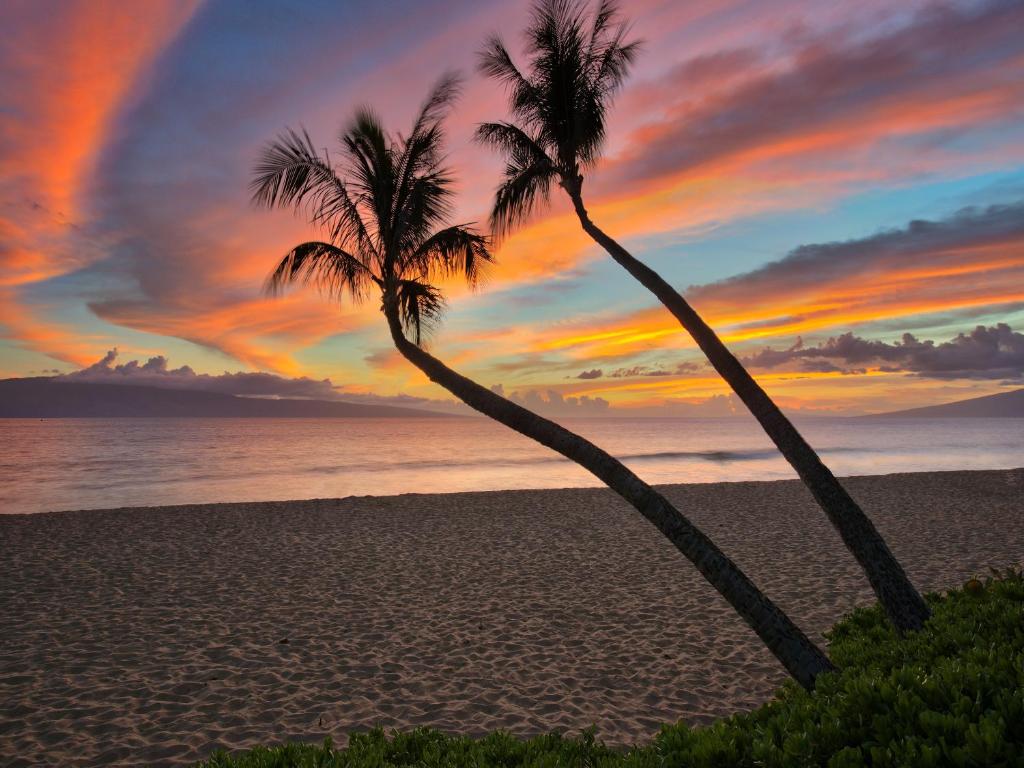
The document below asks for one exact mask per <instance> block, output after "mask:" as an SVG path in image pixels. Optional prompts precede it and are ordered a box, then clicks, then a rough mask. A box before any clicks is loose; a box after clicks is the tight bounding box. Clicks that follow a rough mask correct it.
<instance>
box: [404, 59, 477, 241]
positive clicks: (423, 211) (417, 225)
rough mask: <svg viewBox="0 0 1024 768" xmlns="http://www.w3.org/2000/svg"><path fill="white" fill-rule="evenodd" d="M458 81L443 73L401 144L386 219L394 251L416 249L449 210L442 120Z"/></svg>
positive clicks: (450, 194)
mask: <svg viewBox="0 0 1024 768" xmlns="http://www.w3.org/2000/svg"><path fill="white" fill-rule="evenodd" d="M460 84H461V80H460V78H459V77H458V75H456V74H454V73H448V74H446V75H444V76H443V77H442V78H441V80H440V81H439V82H438V83H437V85H436V86H434V89H433V90H432V91H431V93H430V96H429V97H428V98H427V100H426V101H425V102H424V105H423V107H422V108H421V109H420V113H419V116H418V117H417V118H416V122H415V124H414V125H413V130H412V133H410V134H409V137H408V138H407V139H402V140H401V141H400V142H399V151H398V152H397V153H396V154H397V155H398V157H399V160H398V162H397V164H396V184H395V194H394V200H393V208H392V212H391V222H390V237H391V245H392V247H393V248H394V249H395V251H396V252H404V251H406V250H408V249H412V248H415V247H416V246H417V245H419V243H420V242H422V241H423V239H424V238H426V237H427V236H428V235H429V234H430V233H431V232H432V231H433V230H434V229H435V228H436V227H437V225H438V224H439V223H440V222H441V221H443V220H444V219H446V218H447V217H448V215H449V214H450V209H451V203H450V199H451V196H452V194H453V193H452V189H451V184H452V177H451V174H450V173H449V172H448V171H447V170H446V169H444V168H441V167H440V165H441V161H442V158H441V148H442V145H443V142H444V130H443V120H444V117H445V115H446V114H447V111H448V110H449V108H450V107H451V104H452V102H453V101H454V99H455V98H456V96H457V95H458V93H459V88H460Z"/></svg>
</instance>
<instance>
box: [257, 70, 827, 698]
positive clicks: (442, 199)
mask: <svg viewBox="0 0 1024 768" xmlns="http://www.w3.org/2000/svg"><path fill="white" fill-rule="evenodd" d="M455 93H456V81H455V80H454V79H453V78H451V77H449V78H446V79H444V80H442V81H441V83H440V84H439V85H438V86H437V87H436V88H435V90H434V91H433V92H432V94H431V96H430V98H429V99H428V100H427V102H426V104H425V106H424V107H423V109H422V110H421V111H420V113H419V116H418V117H417V119H416V122H415V124H414V125H413V129H412V131H411V132H410V133H409V135H408V136H407V137H404V138H403V137H401V136H399V137H397V138H394V137H391V136H389V135H388V134H387V133H386V132H385V131H384V129H383V127H382V126H381V124H380V121H379V120H378V118H377V117H376V116H375V115H374V114H373V113H372V112H370V111H368V110H366V109H363V110H360V111H358V112H357V113H356V116H355V120H354V121H353V123H352V125H351V126H350V127H349V128H348V129H347V130H346V131H344V133H343V134H342V136H341V144H342V157H343V161H344V162H343V164H342V166H341V168H340V170H342V172H343V173H344V175H345V177H346V178H344V179H343V178H342V176H341V175H339V173H338V172H337V171H336V170H335V166H334V165H333V164H332V162H331V161H330V158H329V157H328V155H327V154H326V153H323V154H321V153H320V152H318V151H317V150H316V149H314V147H313V144H312V142H311V141H310V139H309V136H308V135H307V134H306V133H304V132H303V133H297V132H294V131H289V132H287V133H285V134H283V135H282V136H280V137H279V138H278V140H277V141H275V142H273V143H271V144H270V145H269V146H268V147H267V149H266V150H265V152H264V154H263V156H262V159H261V161H260V163H259V164H258V165H257V167H256V171H255V178H254V180H253V183H252V191H253V199H254V200H255V202H256V203H258V204H261V205H266V206H294V207H295V208H296V209H300V210H304V211H305V212H306V213H307V214H308V216H309V218H310V221H311V223H313V224H316V225H318V226H319V227H320V229H321V230H322V232H323V233H324V235H325V239H324V240H316V241H312V242H307V243H302V244H301V245H297V246H296V247H295V248H293V249H292V250H291V251H290V252H289V253H288V254H287V255H286V256H285V257H284V258H283V259H282V260H281V262H280V264H278V266H277V268H276V269H275V270H274V272H273V273H272V274H271V275H270V277H269V278H268V280H267V290H268V291H269V292H271V293H276V292H278V291H280V290H281V289H283V288H284V287H285V286H286V285H288V284H290V283H293V282H297V281H298V282H305V283H310V284H313V285H314V286H316V287H318V288H320V289H321V290H322V291H324V292H325V293H327V294H328V295H329V296H331V297H334V298H337V299H340V298H341V297H342V295H343V294H344V293H347V294H348V295H349V296H350V297H351V298H352V299H353V300H354V301H363V300H366V299H368V298H369V297H370V294H371V293H372V292H379V294H380V297H381V310H382V311H383V313H384V317H385V318H386V320H387V323H388V328H389V329H390V331H391V338H392V340H393V341H394V344H395V346H396V347H397V348H398V351H399V352H401V353H402V355H404V356H405V357H406V359H408V360H409V362H411V363H412V364H413V365H415V366H416V367H417V368H419V369H420V370H421V371H423V373H425V374H426V375H427V376H428V377H429V378H430V380H431V381H433V382H435V383H437V384H439V385H440V386H442V387H444V388H445V389H447V390H448V391H449V392H451V393H452V394H453V395H455V396H456V397H458V398H459V399H461V400H462V401H463V402H465V403H466V404H467V405H469V406H470V407H472V408H474V409H476V410H477V411H480V412H481V413H483V414H486V415H487V416H490V417H491V418H492V419H495V420H496V421H499V422H501V423H502V424H504V425H506V426H507V427H510V428H512V429H514V430H516V431H517V432H519V433H521V434H523V435H526V436H527V437H531V438H533V439H534V440H536V441H537V442H539V443H541V444H543V445H546V446H547V447H549V448H551V449H553V450H555V451H557V452H558V453H560V454H562V455H563V456H565V457H567V458H569V459H571V460H572V461H575V462H576V463H578V464H580V465H581V466H583V467H584V468H586V469H587V470H589V471H590V472H592V473H593V474H594V475H596V476H597V477H598V478H600V479H601V480H602V481H603V482H605V483H606V484H607V485H608V486H609V487H611V488H612V489H613V490H614V491H616V492H617V493H618V494H619V495H620V496H622V497H623V498H624V499H626V500H627V501H629V502H630V503H631V504H632V505H633V506H634V507H636V508H637V509H638V510H639V511H640V512H641V514H643V516H644V517H646V518H647V519H648V520H649V521H651V522H652V523H653V524H654V525H655V526H657V528H658V530H660V531H661V532H662V533H663V534H664V535H665V536H666V537H667V538H668V539H669V540H670V541H671V542H672V543H673V544H674V545H675V546H676V548H677V549H678V550H679V551H680V552H682V553H683V554H684V555H686V557H687V558H689V559H690V561H691V562H693V564H694V565H696V566H697V568H698V570H699V571H700V572H701V573H702V574H703V575H704V576H705V578H706V579H707V580H708V581H709V582H710V583H711V584H712V585H713V586H714V587H715V589H717V590H718V591H719V592H720V593H721V594H722V595H723V596H724V597H725V598H726V600H728V601H729V603H730V604H731V605H732V606H733V608H735V609H736V611H737V612H738V613H739V614H740V615H741V616H742V617H743V618H744V619H745V620H746V622H747V623H748V624H749V625H750V626H751V627H752V628H753V629H754V631H755V632H757V634H758V636H759V637H760V638H761V639H762V640H763V641H764V643H765V644H766V645H767V646H768V647H769V648H770V649H771V651H772V652H773V653H774V654H775V656H776V657H777V658H778V659H779V660H780V661H781V662H782V664H783V665H784V666H785V667H786V669H787V670H788V671H789V672H790V674H791V675H793V677H794V678H796V679H797V680H798V681H799V682H800V683H801V684H802V685H803V686H805V687H807V688H810V687H812V686H813V683H814V679H815V677H816V676H817V675H818V674H819V673H821V672H823V671H826V670H829V669H831V668H832V666H831V664H830V662H829V660H828V658H827V657H826V656H825V654H824V653H823V652H822V651H821V650H820V649H818V648H817V647H816V646H815V645H814V644H813V643H812V642H811V641H810V640H809V639H808V638H807V637H806V636H805V635H804V634H803V632H801V631H800V629H799V628H798V627H797V626H796V625H795V624H793V622H792V621H790V619H789V618H788V617H787V616H786V615H785V614H784V613H783V612H782V611H781V610H779V609H778V608H777V607H776V606H775V605H774V604H772V602H771V601H770V600H769V599H768V598H767V597H765V596H764V595H763V594H761V592H760V591H759V590H758V589H757V587H756V586H755V585H754V584H753V583H752V582H751V581H750V579H749V578H747V576H746V575H744V573H743V572H742V571H741V570H740V569H739V568H738V567H737V566H736V565H735V564H734V563H733V562H732V561H731V560H730V559H729V558H728V557H726V555H725V554H724V553H723V552H722V551H721V550H719V549H718V547H716V546H715V544H714V543H713V542H712V541H711V540H710V539H709V538H708V537H707V536H705V535H704V533H702V532H701V531H700V530H699V529H698V528H697V527H696V526H694V525H693V524H692V523H691V522H690V521H689V520H687V519H686V518H685V517H684V516H683V515H682V514H680V513H679V512H678V511H677V510H676V509H675V508H674V507H673V506H672V505H671V504H670V503H669V502H668V501H667V500H666V499H665V498H664V497H663V496H661V494H659V493H658V492H657V491H655V490H654V489H653V488H651V487H650V486H648V485H647V484H646V483H644V482H643V481H642V480H640V478H638V477H637V476H636V475H635V474H633V472H631V471H630V470H629V469H627V468H626V467H625V466H623V465H622V464H621V463H620V462H619V461H617V460H616V459H614V458H612V457H611V456H609V455H608V454H607V453H605V452H604V451H602V450H601V449H600V448H598V447H597V446H595V445H593V444H592V443H590V442H588V441H587V440H584V439H583V438H582V437H580V436H578V435H575V434H573V433H572V432H569V431H568V430H566V429H563V428H562V427H560V426H559V425H558V424H555V423H554V422H551V421H549V420H547V419H545V418H542V417H540V416H538V415H537V414H535V413H533V412H531V411H528V410H526V409H525V408H522V407H521V406H519V405H517V404H515V403H513V402H511V401H509V400H506V399H505V398H503V397H501V396H499V395H497V394H495V393H494V392H492V391H491V390H489V389H487V388H486V387H483V386H481V385H479V384H477V383H476V382H473V381H471V380H470V379H467V378H466V377H465V376H462V375H460V374H458V373H456V372H455V371H453V370H452V369H450V368H448V367H447V366H446V365H444V363H442V362H441V361H440V360H438V359H437V358H435V357H433V356H432V355H430V354H429V353H428V352H426V351H425V350H424V349H423V348H422V346H421V341H422V331H423V330H424V329H426V328H427V327H429V326H431V325H432V324H433V323H435V322H436V321H437V320H438V318H439V316H440V314H441V311H442V309H443V299H442V295H441V291H440V290H439V289H438V288H436V287H435V286H433V285H431V283H430V282H429V281H430V280H431V279H434V278H445V277H449V276H461V277H464V278H465V279H466V280H467V281H468V282H469V283H470V284H471V285H474V284H476V282H477V280H478V278H479V276H480V273H481V269H482V267H484V266H485V265H486V264H488V263H490V262H491V254H490V252H489V250H488V242H487V239H486V238H485V237H484V236H483V235H480V234H478V233H477V232H475V231H474V230H473V229H472V227H471V226H469V225H455V226H444V223H445V221H446V219H447V218H448V215H449V212H450V203H451V196H452V189H451V182H452V177H451V175H450V174H449V172H448V170H447V169H446V168H445V167H444V165H443V163H442V161H441V156H440V150H441V144H442V138H443V134H442V119H443V116H444V114H445V110H446V108H447V106H448V104H449V103H450V101H451V100H452V99H453V97H454V95H455ZM408 333H411V334H412V336H413V338H414V340H412V341H411V340H410V339H409V338H407V335H406V334H408ZM577 536H578V537H579V538H580V539H582V540H585V538H586V536H587V531H585V530H582V531H578V532H577Z"/></svg>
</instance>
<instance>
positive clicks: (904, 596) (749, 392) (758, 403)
mask: <svg viewBox="0 0 1024 768" xmlns="http://www.w3.org/2000/svg"><path fill="white" fill-rule="evenodd" d="M581 184H582V179H579V180H578V181H577V184H576V185H575V189H574V188H572V186H573V185H571V184H568V185H564V186H566V191H568V192H569V196H570V197H571V198H572V201H573V205H574V206H575V208H576V215H577V216H578V217H579V220H580V223H581V224H582V225H583V229H584V231H585V232H586V233H587V234H588V235H590V237H591V238H593V239H594V241H595V242H597V243H598V244H599V245H600V246H601V247H602V248H604V249H605V250H606V251H607V252H608V254H609V255H610V256H611V257H612V258H613V259H614V260H615V261H616V262H617V263H618V264H620V265H621V266H622V267H624V268H625V269H626V271H627V272H629V274H631V275H632V276H633V277H635V278H636V279H637V280H639V281H640V283H641V284H642V285H643V286H644V287H645V288H647V290H649V291H650V292H651V293H653V294H654V295H655V296H657V297H658V299H659V300H660V301H661V303H662V304H664V305H665V307H666V308H667V309H668V310H669V312H671V313H672V314H673V315H675V317H676V319H678V320H679V322H680V324H681V325H682V326H683V328H685V329H686V330H687V331H688V332H689V333H690V335H691V336H692V337H693V339H694V341H696V342H697V345H698V346H699V347H700V348H701V350H703V352H704V354H705V355H706V356H707V358H708V360H709V361H710V362H711V365H713V366H714V368H715V370H716V371H718V373H719V374H720V375H721V376H722V378H723V379H725V381H726V382H727V383H728V384H729V386H730V387H732V389H733V391H734V392H735V393H736V394H737V395H738V396H739V398H740V400H742V401H743V403H744V404H745V405H746V406H747V408H748V409H750V412H751V413H752V414H753V415H754V417H755V418H756V419H757V420H758V422H760V424H761V426H762V427H763V428H764V431H765V432H767V433H768V436H769V437H770V438H771V439H772V442H774V443H775V445H776V446H777V447H778V449H779V450H780V451H781V452H782V455H783V456H785V457H786V460H787V461H788V462H789V463H790V464H791V465H792V467H793V469H795V470H796V472H797V474H798V475H799V476H800V479H801V480H803V482H804V484H805V485H806V486H807V488H808V489H809V490H810V492H811V494H813V496H814V498H815V499H816V500H817V502H818V504H819V505H820V506H821V508H822V509H823V510H824V512H825V514H826V515H827V516H828V519H829V521H831V523H832V525H833V526H834V527H835V528H836V530H837V531H839V535H840V536H841V537H842V539H843V543H844V544H846V546H847V548H848V549H849V550H850V551H851V552H852V553H853V555H854V557H856V558H857V562H858V563H860V565H861V567H862V568H863V569H864V572H865V573H866V574H867V577H868V581H869V582H870V583H871V587H872V589H874V591H875V594H876V595H877V596H878V600H879V602H880V603H881V604H882V607H883V608H884V610H885V612H886V615H888V617H889V620H890V621H891V622H892V623H893V624H894V625H895V626H896V627H897V628H899V629H900V630H918V629H920V628H921V627H922V626H923V625H924V622H925V621H927V619H928V617H929V616H930V615H931V614H930V611H929V610H928V606H927V605H926V604H925V601H924V599H923V598H922V597H921V595H920V593H919V592H918V591H917V590H916V589H915V588H914V585H913V584H912V583H911V582H910V579H909V578H908V577H907V574H906V573H905V572H904V571H903V567H902V566H901V565H900V564H899V561H897V560H896V558H895V557H894V556H893V554H892V552H891V551H890V550H889V547H888V545H887V544H886V543H885V539H883V538H882V535H881V534H880V533H879V532H878V529H876V528H875V526H874V524H873V523H872V522H871V520H870V519H869V518H868V516H867V515H866V514H864V511H863V510H862V509H861V508H860V507H859V506H858V505H857V502H855V501H854V500H853V498H852V497H851V496H850V494H849V493H847V492H846V489H845V488H843V486H842V485H841V484H840V483H839V481H838V480H836V478H835V476H834V475H833V474H832V472H831V471H830V470H829V468H828V467H826V466H825V464H824V463H823V462H822V461H821V459H820V458H819V457H818V454H817V453H815V452H814V449H813V448H811V446H810V445H808V444H807V441H806V440H804V438H803V436H802V435H801V434H800V433H799V432H798V431H797V429H796V427H794V426H793V424H792V422H790V420H789V419H787V418H786V416H785V415H784V414H783V413H782V411H781V410H779V407H778V406H777V405H775V403H774V402H773V401H772V399H771V398H770V397H768V394H767V393H766V392H765V391H764V390H763V389H762V388H761V386H760V385H759V384H758V383H757V382H756V381H755V380H754V377H753V376H751V375H750V374H749V373H748V372H747V369H746V368H744V367H743V365H742V364H741V363H740V361H739V360H737V359H736V357H735V356H734V355H733V354H732V353H731V352H730V351H729V350H728V348H727V347H726V346H725V344H723V343H722V340H721V339H719V338H718V336H717V335H716V334H715V332H714V331H713V330H712V329H711V328H710V327H709V326H708V324H707V323H705V322H704V320H703V319H702V318H701V317H700V315H698V314H697V312H696V311H695V310H694V309H693V307H691V306H690V305H689V304H688V303H687V301H686V300H685V299H684V298H683V297H682V296H681V295H680V294H679V293H678V292H677V291H676V290H675V289H674V288H673V287H672V286H671V285H669V284H668V283H667V282H665V280H664V279H663V278H662V277H661V275H659V274H658V273H657V272H655V271H654V270H653V269H651V268H650V267H648V266H647V265H646V264H644V263H643V262H641V261H639V260H638V259H636V258H634V257H633V256H632V254H630V253H629V252H628V251H627V250H626V249H625V248H623V247H622V246H621V245H619V244H618V243H617V242H616V241H615V240H613V239H612V238H611V237H609V236H608V235H607V234H605V233H604V232H603V231H602V230H601V229H599V228H598V227H597V226H596V225H595V224H594V223H593V222H592V221H591V220H590V216H589V215H588V214H587V209H586V208H585V207H584V206H583V198H582V195H581V194H580V185H581Z"/></svg>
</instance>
